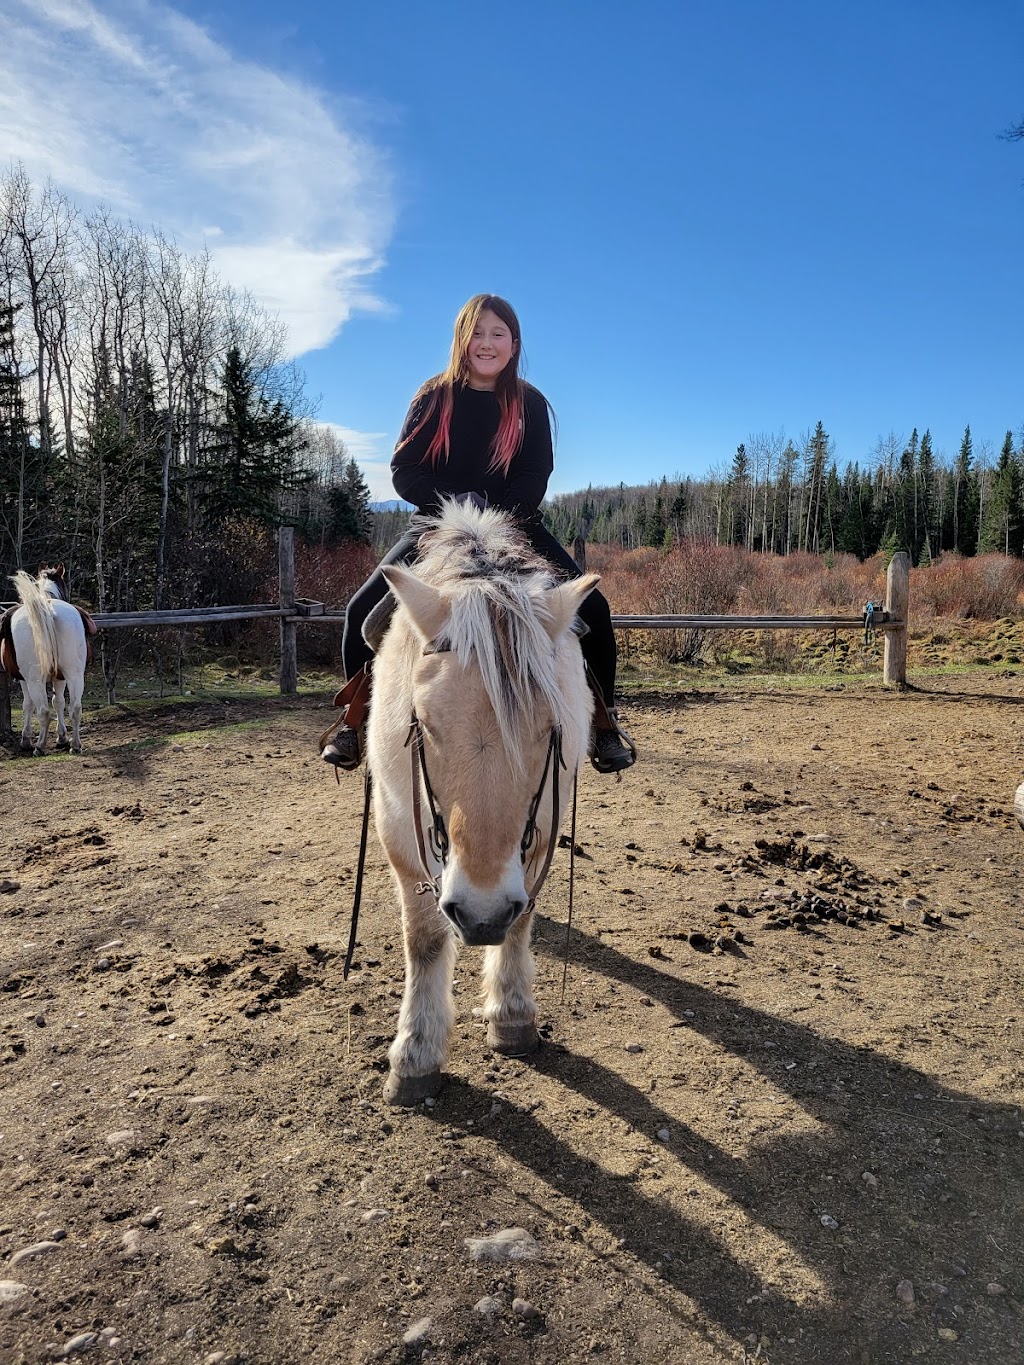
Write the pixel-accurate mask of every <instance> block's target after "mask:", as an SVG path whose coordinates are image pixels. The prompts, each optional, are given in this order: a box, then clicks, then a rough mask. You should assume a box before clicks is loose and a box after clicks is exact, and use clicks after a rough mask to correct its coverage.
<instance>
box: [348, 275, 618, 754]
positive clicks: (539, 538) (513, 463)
mask: <svg viewBox="0 0 1024 1365" xmlns="http://www.w3.org/2000/svg"><path fill="white" fill-rule="evenodd" d="M521 355H522V339H521V332H520V328H519V319H518V318H517V317H516V315H515V312H514V311H513V309H512V307H511V306H510V305H509V304H508V303H506V302H505V300H504V299H502V298H498V296H497V295H495V294H477V295H476V296H475V297H474V298H471V299H470V300H469V302H468V303H467V304H465V306H464V307H463V308H462V309H461V310H460V312H459V315H458V317H457V318H456V319H455V334H454V336H453V338H452V348H451V354H450V356H449V359H448V366H447V368H446V369H445V370H444V371H443V372H442V373H441V374H438V375H435V376H434V377H433V378H432V379H428V380H427V382H426V383H425V384H424V385H423V386H422V388H421V389H420V390H419V392H418V393H417V394H416V396H415V397H414V398H413V400H412V405H411V406H410V408H409V412H408V414H407V416H406V419H405V423H404V425H403V427H402V432H401V435H400V436H399V438H398V444H397V445H396V446H395V453H394V457H393V459H392V461H391V476H392V481H393V483H394V486H395V492H396V493H397V494H398V496H399V497H400V498H404V499H405V500H406V501H407V502H411V503H413V504H414V506H415V508H416V513H415V515H414V516H413V518H412V520H411V522H410V525H409V530H408V531H407V532H406V534H405V535H404V536H403V537H402V539H401V540H400V541H399V542H398V544H397V545H395V546H394V548H393V549H392V550H390V551H389V553H388V554H386V555H385V556H384V558H383V559H382V560H381V565H380V566H379V567H378V568H377V569H376V570H375V572H374V573H373V574H372V575H371V576H370V578H369V579H368V580H367V581H366V583H365V584H364V585H363V586H362V587H361V588H360V589H359V591H358V592H357V593H355V594H354V596H353V597H352V598H351V599H350V601H349V604H348V607H347V609H346V612H345V633H344V637H343V641H342V659H343V662H344V667H345V676H346V678H347V679H348V680H349V682H348V685H347V686H346V688H345V689H344V690H343V692H342V694H341V695H340V697H339V701H340V702H344V703H347V709H346V712H345V718H344V720H343V721H342V722H341V724H340V725H339V726H338V727H337V728H336V729H334V730H333V731H328V732H327V735H326V737H325V739H324V740H322V741H321V743H322V745H323V748H322V754H321V757H322V758H323V759H324V760H325V761H326V762H328V763H333V764H334V765H335V766H336V767H340V768H355V767H357V766H358V765H359V762H360V757H361V751H360V741H359V727H360V725H361V723H362V720H363V718H364V716H365V711H366V705H367V702H368V699H369V684H370V665H371V663H372V659H373V652H372V650H371V649H370V647H369V645H368V644H367V643H366V641H365V640H364V639H363V634H362V628H363V623H364V622H365V620H366V618H367V616H368V615H369V613H370V611H371V610H372V608H373V607H375V606H376V605H377V603H378V602H380V601H381V600H382V598H384V597H385V595H386V594H387V593H388V591H389V588H388V583H387V580H386V579H385V577H384V575H383V573H382V572H381V568H382V567H383V566H384V565H387V564H402V563H406V562H407V561H408V560H410V559H412V558H413V556H414V555H415V553H416V548H417V546H418V544H419V539H420V536H421V535H422V534H423V532H424V531H425V530H427V529H428V527H429V523H428V522H426V521H425V520H424V518H426V517H430V516H433V515H436V514H437V512H438V511H440V505H441V500H442V499H443V498H469V499H471V500H472V501H474V502H476V503H477V504H478V505H479V506H489V507H497V508H500V509H501V510H502V511H504V512H506V513H508V515H509V516H511V517H512V518H513V520H514V521H515V523H516V525H517V526H518V527H519V530H520V531H521V533H522V534H523V536H525V538H526V540H527V541H528V542H529V544H530V545H531V546H532V548H533V549H534V550H535V551H536V552H537V553H538V554H539V555H541V556H542V557H543V558H544V559H546V560H547V561H548V563H549V564H551V566H552V567H553V568H554V569H555V571H556V572H557V573H558V574H559V575H560V576H561V577H562V578H578V577H579V574H580V570H579V568H578V567H577V565H576V563H575V561H574V560H573V559H572V558H571V556H570V555H569V554H568V553H567V552H566V550H565V549H564V548H563V547H562V546H561V545H560V544H559V543H558V541H557V540H556V539H555V538H554V536H553V535H552V534H551V533H550V531H548V529H547V527H546V526H545V525H544V523H543V521H542V520H541V514H540V505H541V503H542V502H543V500H544V494H545V492H546V491H547V486H548V479H549V478H550V476H551V470H552V467H553V462H554V461H553V454H552V446H551V421H550V411H549V404H548V401H547V399H546V398H545V397H544V395H543V394H542V393H541V392H540V391H539V390H538V389H535V388H534V387H533V385H532V384H527V383H526V381H525V380H524V379H522V378H521V376H520V373H519V368H520V358H521ZM579 615H580V618H581V619H582V620H583V622H584V623H585V624H586V626H587V627H588V630H587V632H586V633H585V634H584V635H583V636H582V638H581V640H580V645H581V647H582V649H583V657H584V659H585V661H586V664H587V674H588V678H589V680H590V684H591V688H592V690H593V692H594V697H595V713H594V727H595V728H594V741H593V744H592V746H591V762H592V763H593V765H594V767H595V768H596V769H597V770H598V772H603V773H611V772H620V771H621V770H622V769H624V768H628V767H629V766H630V765H631V764H632V763H633V762H634V760H635V758H636V750H635V748H634V747H633V744H632V741H631V740H629V739H628V737H627V736H626V735H625V734H624V733H623V731H622V730H621V729H620V728H619V725H618V720H617V716H616V713H615V663H616V649H615V634H614V631H613V630H612V622H611V614H610V611H609V608H608V603H607V601H606V600H605V598H604V597H603V596H602V595H601V594H600V593H599V592H596V591H595V592H592V593H591V594H590V595H589V596H588V597H587V598H586V599H585V600H584V602H583V604H582V606H581V607H580V611H579Z"/></svg>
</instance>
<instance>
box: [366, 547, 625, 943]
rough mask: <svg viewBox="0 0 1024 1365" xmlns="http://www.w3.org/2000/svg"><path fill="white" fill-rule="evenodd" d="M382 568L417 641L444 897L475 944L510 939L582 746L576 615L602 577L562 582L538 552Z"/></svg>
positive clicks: (417, 707) (421, 728)
mask: <svg viewBox="0 0 1024 1365" xmlns="http://www.w3.org/2000/svg"><path fill="white" fill-rule="evenodd" d="M442 552H443V547H442ZM477 559H478V561H479V556H478V557H477ZM448 563H449V566H451V560H450V558H449V561H448ZM384 572H385V574H386V576H387V578H388V581H389V583H390V584H391V587H392V590H393V591H394V593H395V596H396V597H397V598H398V601H399V603H400V605H401V606H402V607H403V608H404V610H405V613H406V616H407V618H408V620H409V622H410V624H411V626H412V628H413V631H414V632H415V636H416V637H417V639H418V643H419V654H418V657H417V658H416V661H415V664H414V667H413V678H412V708H413V715H414V717H415V718H416V721H417V722H418V734H417V733H416V731H415V729H414V732H413V742H414V743H416V742H421V743H422V765H421V766H419V768H418V770H417V774H416V776H415V777H414V781H415V782H418V783H420V784H421V786H422V789H423V792H424V796H423V801H424V804H425V805H427V806H429V804H430V802H431V801H433V804H434V807H435V809H436V813H437V816H438V817H439V819H440V829H439V830H436V831H435V832H436V833H439V834H440V842H441V844H442V845H443V846H445V845H446V846H445V847H444V857H443V858H442V867H441V873H440V877H439V878H438V879H437V881H438V886H439V895H438V904H439V906H440V908H441V910H442V912H443V913H444V914H445V915H446V916H447V917H448V919H449V920H450V921H451V923H452V924H453V925H454V926H455V928H456V930H457V931H458V933H459V935H460V936H461V938H462V939H463V941H464V942H465V943H467V944H474V945H476V944H498V943H502V942H503V941H504V939H505V936H506V934H507V933H508V931H509V929H510V928H511V927H512V925H513V924H514V923H515V922H516V920H517V919H518V918H519V917H520V916H521V915H522V914H523V912H524V911H525V910H526V909H527V907H528V905H529V903H530V896H531V886H532V883H533V882H534V880H535V878H536V876H537V871H538V869H539V867H540V866H541V865H542V862H543V854H544V852H545V848H546V845H547V842H548V839H549V837H551V830H550V810H551V790H552V777H553V769H554V767H555V766H556V765H558V763H559V762H560V757H561V749H562V746H563V745H564V749H565V753H566V756H567V758H568V759H569V761H570V763H572V764H573V765H575V762H576V761H578V755H579V753H580V752H581V748H582V747H583V746H584V745H585V740H586V732H587V729H588V727H589V723H590V697H589V692H588V689H587V686H586V682H585V678H584V673H583V664H582V658H581V655H580V650H579V646H578V644H577V642H576V640H575V639H574V638H573V637H572V624H573V621H574V619H575V617H576V612H577V610H578V608H579V605H580V603H581V602H582V600H583V599H584V598H585V597H586V596H587V594H588V593H589V592H591V591H592V590H593V588H594V587H595V586H596V584H597V582H598V579H597V576H596V575H595V574H590V575H588V576H586V577H583V578H579V579H576V580H574V581H572V582H569V583H563V584H554V583H553V582H552V580H551V578H550V576H549V574H548V573H547V572H546V571H545V570H542V569H540V568H538V566H537V565H536V564H535V563H532V562H531V564H530V565H529V566H528V571H527V572H525V573H513V574H509V573H508V572H507V570H506V571H505V572H503V573H502V572H494V573H491V574H488V572H487V571H486V570H485V571H484V572H483V573H482V574H481V575H480V576H479V577H474V576H472V575H468V574H466V575H461V574H460V573H459V572H458V571H453V572H450V573H448V574H442V575H441V576H440V577H441V579H442V581H441V582H440V583H436V582H427V581H424V578H423V577H421V576H420V575H419V574H415V573H413V572H411V571H410V570H408V569H403V568H400V567H398V566H392V567H389V568H387V569H385V571H384ZM412 752H413V753H414V754H415V752H416V751H415V749H412ZM561 776H562V791H563V798H562V799H563V803H564V799H565V798H564V792H565V790H566V783H565V775H564V774H562V775H561ZM569 780H570V782H571V774H570V777H569ZM542 789H543V790H542ZM534 815H535V816H536V819H535V822H534V823H533V824H531V818H532V816H534ZM530 832H532V837H531V838H530V839H529V842H528V843H527V845H526V847H525V849H524V834H528V833H530Z"/></svg>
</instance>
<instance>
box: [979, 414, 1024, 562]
mask: <svg viewBox="0 0 1024 1365" xmlns="http://www.w3.org/2000/svg"><path fill="white" fill-rule="evenodd" d="M1022 532H1024V528H1022V524H1021V473H1020V465H1019V464H1018V462H1017V456H1016V454H1015V452H1014V449H1013V432H1012V431H1008V432H1007V433H1006V436H1005V438H1004V440H1003V445H1002V449H1001V450H1000V452H999V461H998V463H997V465H996V469H995V476H994V478H993V480H992V493H991V496H990V497H989V500H988V505H987V507H986V508H985V516H984V520H983V522H982V526H981V535H980V542H979V548H980V549H981V550H982V552H983V553H988V552H992V551H996V552H998V553H1000V554H1005V555H1019V554H1020V553H1021V550H1022V547H1024V534H1022Z"/></svg>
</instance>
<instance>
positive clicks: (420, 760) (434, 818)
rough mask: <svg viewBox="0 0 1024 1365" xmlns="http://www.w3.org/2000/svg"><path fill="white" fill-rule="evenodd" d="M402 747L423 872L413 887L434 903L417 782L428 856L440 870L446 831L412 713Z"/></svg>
mask: <svg viewBox="0 0 1024 1365" xmlns="http://www.w3.org/2000/svg"><path fill="white" fill-rule="evenodd" d="M405 743H406V746H407V747H408V748H409V751H410V754H411V757H412V823H413V828H414V829H415V831H416V848H417V850H418V851H419V855H420V867H421V868H422V870H423V876H424V880H423V881H421V882H417V883H416V893H417V895H420V896H424V895H426V894H427V892H433V895H434V899H435V900H437V899H438V898H439V897H440V895H441V888H440V886H439V885H438V881H437V877H436V876H435V875H434V873H433V872H431V870H430V860H429V859H428V857H427V846H426V843H425V841H424V839H423V817H422V813H421V802H420V782H421V780H422V783H423V789H424V791H425V792H426V793H427V803H428V805H429V807H430V820H431V826H430V847H431V852H432V853H433V854H434V855H435V857H436V858H437V861H438V862H439V863H440V864H441V866H442V868H443V867H444V865H445V863H446V861H447V859H448V831H447V829H446V828H445V823H444V816H443V815H442V814H441V812H440V810H439V808H438V805H437V799H436V797H435V796H434V789H433V787H432V786H431V785H430V774H429V773H428V772H427V759H426V755H425V754H424V752H423V731H422V729H421V728H420V721H419V717H418V716H417V714H416V712H415V711H414V712H413V713H412V719H411V720H410V722H409V734H408V736H407V737H406V741H405Z"/></svg>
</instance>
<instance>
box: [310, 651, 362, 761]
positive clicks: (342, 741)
mask: <svg viewBox="0 0 1024 1365" xmlns="http://www.w3.org/2000/svg"><path fill="white" fill-rule="evenodd" d="M372 676H373V662H372V660H371V662H370V663H367V664H364V665H363V667H362V668H361V669H360V670H359V672H358V673H356V674H354V675H353V676H352V677H351V678H349V680H348V682H347V683H346V684H345V686H344V687H343V688H342V689H341V691H340V692H339V693H338V695H337V696H336V697H335V698H334V704H335V706H343V707H344V708H345V710H344V712H343V714H342V717H341V720H340V721H334V722H332V724H330V725H329V726H328V727H327V729H326V730H325V731H324V732H323V734H322V735H321V736H320V740H319V748H320V757H321V758H322V759H323V761H324V762H325V763H330V764H332V765H333V766H334V767H335V768H344V769H346V771H351V770H352V769H354V768H358V767H359V764H360V763H361V762H362V758H363V746H362V738H361V735H362V730H363V727H364V725H365V724H366V717H367V714H368V712H369V709H370V690H371V683H372Z"/></svg>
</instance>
